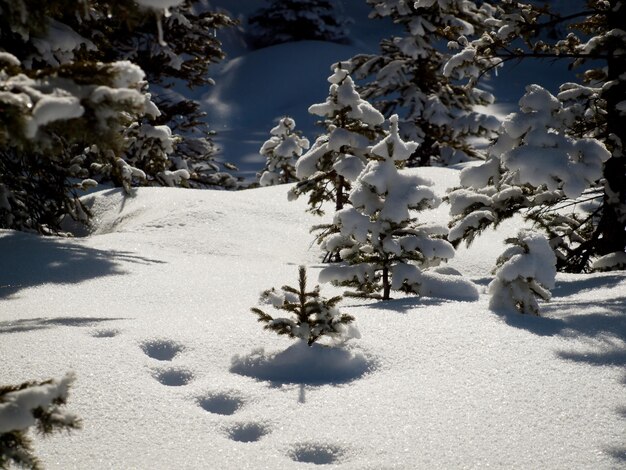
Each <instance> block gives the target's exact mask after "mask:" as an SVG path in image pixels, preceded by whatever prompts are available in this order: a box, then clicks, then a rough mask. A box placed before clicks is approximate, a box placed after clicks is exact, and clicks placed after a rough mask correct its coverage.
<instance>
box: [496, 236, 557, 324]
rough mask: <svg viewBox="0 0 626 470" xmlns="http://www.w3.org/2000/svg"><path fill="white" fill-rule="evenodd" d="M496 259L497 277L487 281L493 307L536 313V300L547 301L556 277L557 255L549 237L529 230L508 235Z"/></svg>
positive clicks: (537, 311)
mask: <svg viewBox="0 0 626 470" xmlns="http://www.w3.org/2000/svg"><path fill="white" fill-rule="evenodd" d="M507 243H508V244H510V245H511V246H510V247H509V248H507V249H506V250H505V251H504V253H503V254H502V255H501V256H500V257H499V258H498V261H497V267H496V269H495V275H496V278H495V279H494V280H493V281H492V282H491V284H489V294H491V300H490V302H489V307H490V308H491V309H492V310H517V311H519V312H520V313H524V314H530V315H539V304H538V303H537V299H538V298H540V299H543V300H550V297H551V294H550V289H552V288H553V287H554V278H555V276H556V256H555V255H554V252H553V251H552V248H551V247H550V244H549V243H548V240H546V238H545V237H544V236H543V235H541V234H537V233H534V232H532V231H530V230H522V231H521V232H520V233H519V234H518V236H517V238H510V239H508V240H507Z"/></svg>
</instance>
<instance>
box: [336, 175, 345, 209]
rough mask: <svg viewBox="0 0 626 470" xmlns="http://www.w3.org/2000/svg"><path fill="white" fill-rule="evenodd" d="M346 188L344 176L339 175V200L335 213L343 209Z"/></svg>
mask: <svg viewBox="0 0 626 470" xmlns="http://www.w3.org/2000/svg"><path fill="white" fill-rule="evenodd" d="M345 187H346V180H345V178H344V177H343V176H341V175H337V200H336V201H335V211H340V210H341V209H343V198H344V190H345Z"/></svg>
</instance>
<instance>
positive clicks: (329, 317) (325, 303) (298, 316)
mask: <svg viewBox="0 0 626 470" xmlns="http://www.w3.org/2000/svg"><path fill="white" fill-rule="evenodd" d="M281 291H282V292H277V291H276V289H274V288H272V289H268V290H266V291H265V292H263V293H262V294H261V301H262V302H263V303H268V304H271V305H272V306H273V307H274V308H276V309H277V310H284V311H286V312H289V313H290V314H291V317H290V318H285V317H278V318H274V317H272V316H271V315H269V314H267V313H265V312H264V311H263V310H261V309H259V308H256V307H254V308H252V309H251V311H252V313H254V314H255V315H257V316H258V317H259V318H258V321H259V322H261V323H265V326H264V329H266V330H271V331H275V332H276V333H278V334H279V335H287V336H289V337H290V338H297V339H301V340H302V341H306V342H307V344H308V345H309V346H311V345H312V344H313V343H314V342H316V341H317V340H318V339H320V338H321V337H322V336H328V337H341V336H343V334H344V328H343V326H344V325H347V324H349V323H351V322H353V321H354V317H352V316H351V315H346V314H343V313H341V312H339V310H338V309H337V304H338V303H339V302H340V301H341V300H342V297H341V296H337V297H332V298H331V299H325V298H324V297H322V296H321V295H320V288H319V285H317V286H315V288H314V289H313V290H312V291H307V287H306V269H305V267H304V266H300V268H299V270H298V288H297V289H296V288H294V287H290V286H283V287H281Z"/></svg>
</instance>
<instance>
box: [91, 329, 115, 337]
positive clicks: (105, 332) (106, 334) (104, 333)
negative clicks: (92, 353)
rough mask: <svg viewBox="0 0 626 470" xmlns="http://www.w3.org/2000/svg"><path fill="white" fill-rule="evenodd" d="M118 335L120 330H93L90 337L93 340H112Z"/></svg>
mask: <svg viewBox="0 0 626 470" xmlns="http://www.w3.org/2000/svg"><path fill="white" fill-rule="evenodd" d="M119 334H120V330H116V329H108V330H95V331H92V332H91V336H93V337H94V338H113V337H114V336H117V335H119Z"/></svg>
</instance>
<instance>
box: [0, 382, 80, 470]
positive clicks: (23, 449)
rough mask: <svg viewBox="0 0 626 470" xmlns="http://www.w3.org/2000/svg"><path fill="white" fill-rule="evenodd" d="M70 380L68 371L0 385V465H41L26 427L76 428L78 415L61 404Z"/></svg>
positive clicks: (45, 429)
mask: <svg viewBox="0 0 626 470" xmlns="http://www.w3.org/2000/svg"><path fill="white" fill-rule="evenodd" d="M73 381H74V376H73V375H72V374H68V375H66V376H65V377H64V378H63V379H61V380H47V381H45V382H25V383H23V384H20V385H15V386H12V385H9V386H0V468H3V469H5V468H6V469H8V468H10V467H11V466H12V465H17V466H18V467H20V468H29V469H33V470H38V469H41V468H43V467H42V465H41V462H40V461H39V459H38V458H37V457H36V456H35V453H34V451H33V446H32V440H31V439H30V437H29V436H28V435H27V433H28V431H29V429H30V428H32V427H35V428H36V430H37V432H38V433H39V434H42V435H44V436H46V435H49V434H52V433H53V432H57V431H63V430H65V431H71V430H72V429H79V428H80V426H81V423H80V419H79V418H78V417H77V416H75V415H73V414H70V413H68V412H66V411H65V410H63V409H62V408H61V407H62V406H63V405H65V403H66V402H67V396H68V391H69V388H70V386H71V384H72V382H73Z"/></svg>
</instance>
